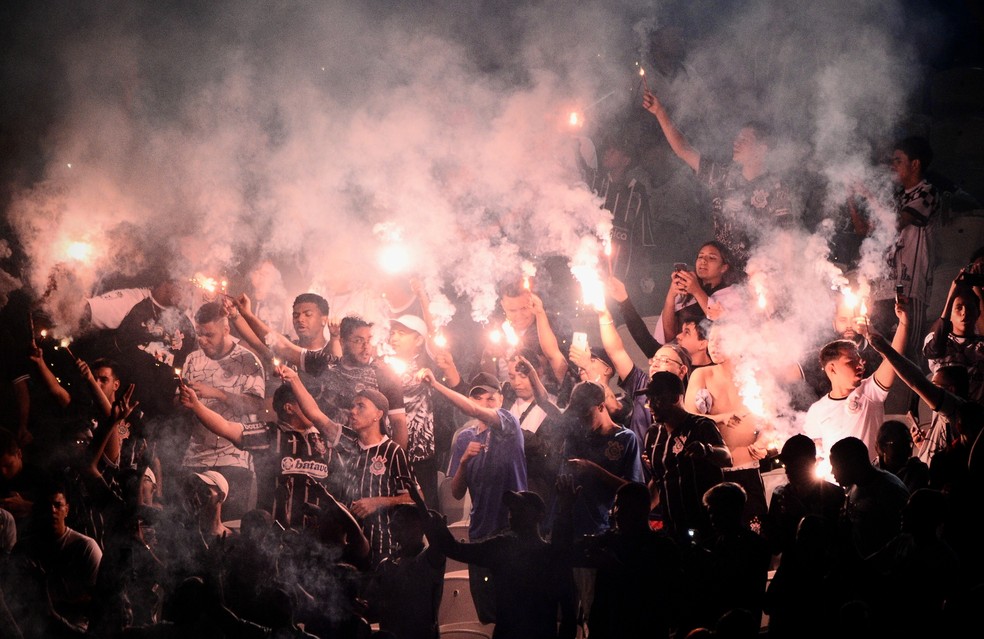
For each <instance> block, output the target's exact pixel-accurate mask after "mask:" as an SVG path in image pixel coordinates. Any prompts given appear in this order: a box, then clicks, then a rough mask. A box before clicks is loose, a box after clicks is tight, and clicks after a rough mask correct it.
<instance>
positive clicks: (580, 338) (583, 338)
mask: <svg viewBox="0 0 984 639" xmlns="http://www.w3.org/2000/svg"><path fill="white" fill-rule="evenodd" d="M571 346H572V347H573V348H576V349H578V350H581V351H586V350H588V334H587V333H581V332H577V333H574V336H573V337H572V338H571Z"/></svg>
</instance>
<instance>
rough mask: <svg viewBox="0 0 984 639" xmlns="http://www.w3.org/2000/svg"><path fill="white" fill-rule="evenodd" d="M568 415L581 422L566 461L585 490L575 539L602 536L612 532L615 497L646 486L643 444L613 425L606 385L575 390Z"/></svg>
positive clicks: (582, 385)
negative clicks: (631, 485) (629, 486)
mask: <svg viewBox="0 0 984 639" xmlns="http://www.w3.org/2000/svg"><path fill="white" fill-rule="evenodd" d="M567 414H568V415H570V416H571V417H573V419H575V420H576V422H575V423H574V424H573V426H572V431H571V432H570V433H569V434H568V437H567V441H565V442H564V453H563V459H565V460H566V466H567V467H568V468H569V471H570V472H571V474H573V475H574V478H575V481H576V482H577V483H578V484H579V485H580V487H581V490H580V492H579V493H578V496H577V499H576V500H575V502H574V534H575V535H577V536H580V535H597V534H600V533H603V532H604V531H606V530H608V528H609V514H610V512H611V509H612V505H613V504H614V503H615V492H616V491H617V490H618V489H619V488H620V487H621V486H622V485H623V484H625V483H626V482H640V483H641V482H642V481H643V477H642V455H641V452H640V441H639V438H638V437H637V436H636V434H635V433H634V432H632V431H631V430H629V429H627V428H623V427H622V426H619V425H618V424H616V423H615V422H614V421H612V418H611V415H610V414H609V412H608V408H607V406H606V403H605V389H604V388H602V386H601V384H597V383H595V382H580V383H579V384H578V385H577V386H575V387H574V390H573V391H571V402H570V404H569V405H568V407H567Z"/></svg>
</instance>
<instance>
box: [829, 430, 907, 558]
mask: <svg viewBox="0 0 984 639" xmlns="http://www.w3.org/2000/svg"><path fill="white" fill-rule="evenodd" d="M870 460H871V457H870V455H869V453H868V447H867V446H865V445H864V442H863V441H861V440H860V439H858V438H857V437H845V438H844V439H842V440H840V441H839V442H837V443H836V444H834V445H833V446H832V447H831V448H830V464H831V466H832V467H833V471H834V478H835V479H836V480H837V483H838V484H840V485H841V486H844V487H846V488H847V489H848V491H847V508H846V509H845V516H846V522H845V523H846V526H847V531H848V534H849V536H850V538H851V540H852V541H853V545H854V549H855V550H856V551H857V552H858V554H859V555H860V556H861V557H867V556H868V555H870V554H871V553H873V552H875V551H876V550H879V549H881V547H882V546H884V545H885V544H886V543H887V542H888V541H889V540H890V539H892V538H893V537H895V535H897V534H898V533H899V526H900V521H901V519H900V515H901V513H902V508H903V506H905V503H906V501H908V499H909V491H908V490H907V489H906V487H905V484H903V483H902V480H900V479H899V478H898V477H896V476H895V475H893V474H892V473H890V472H888V471H885V470H881V469H880V468H875V467H874V466H873V465H872V464H871V461H870Z"/></svg>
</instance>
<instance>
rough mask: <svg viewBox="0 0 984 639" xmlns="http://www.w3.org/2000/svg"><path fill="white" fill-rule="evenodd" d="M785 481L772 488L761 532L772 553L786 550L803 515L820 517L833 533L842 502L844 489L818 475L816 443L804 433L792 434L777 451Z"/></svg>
mask: <svg viewBox="0 0 984 639" xmlns="http://www.w3.org/2000/svg"><path fill="white" fill-rule="evenodd" d="M779 459H780V460H781V461H782V463H783V466H785V468H786V478H787V479H788V480H789V483H787V484H783V485H782V486H777V487H776V488H775V489H774V490H773V491H772V499H771V500H770V502H769V513H768V515H767V516H766V520H765V526H764V533H765V536H766V538H767V539H768V540H769V544H770V546H771V548H772V552H773V554H779V553H784V552H786V551H788V550H790V549H791V548H792V547H793V545H794V544H795V542H796V535H797V530H798V528H799V526H800V522H801V521H802V519H803V518H804V517H807V516H810V515H814V516H817V517H819V518H820V521H821V522H822V523H823V525H824V526H825V528H826V530H827V533H828V534H829V535H831V536H832V535H833V534H834V533H835V531H836V530H837V523H838V521H839V520H840V513H841V508H843V506H844V489H843V488H841V487H840V486H838V485H836V484H832V483H830V482H829V481H827V480H825V479H823V478H821V477H818V476H817V474H816V467H817V446H816V444H814V443H813V440H812V439H810V438H809V437H807V436H806V435H793V436H792V437H790V438H789V439H787V440H786V443H785V444H783V446H782V451H781V452H780V453H779Z"/></svg>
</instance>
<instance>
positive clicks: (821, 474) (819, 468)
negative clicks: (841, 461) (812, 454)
mask: <svg viewBox="0 0 984 639" xmlns="http://www.w3.org/2000/svg"><path fill="white" fill-rule="evenodd" d="M813 474H814V475H816V476H817V478H819V479H826V480H827V481H830V482H832V481H834V467H833V466H831V465H830V462H829V461H827V459H826V458H824V459H820V460H817V465H816V467H815V468H814V469H813Z"/></svg>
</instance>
